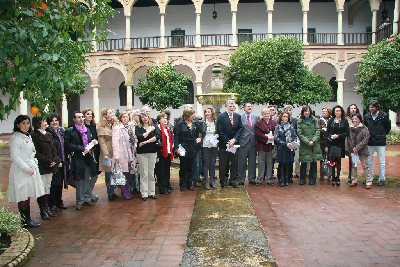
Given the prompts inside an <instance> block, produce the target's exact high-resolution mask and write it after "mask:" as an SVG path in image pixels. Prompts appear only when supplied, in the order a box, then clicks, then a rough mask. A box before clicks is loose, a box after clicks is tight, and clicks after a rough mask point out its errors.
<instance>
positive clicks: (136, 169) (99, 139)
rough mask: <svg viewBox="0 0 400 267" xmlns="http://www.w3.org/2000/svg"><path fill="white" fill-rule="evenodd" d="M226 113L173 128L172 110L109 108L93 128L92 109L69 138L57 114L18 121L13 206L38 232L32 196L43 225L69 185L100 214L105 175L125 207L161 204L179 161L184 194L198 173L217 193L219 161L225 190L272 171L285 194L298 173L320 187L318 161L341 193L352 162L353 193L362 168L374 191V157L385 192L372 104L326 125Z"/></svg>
mask: <svg viewBox="0 0 400 267" xmlns="http://www.w3.org/2000/svg"><path fill="white" fill-rule="evenodd" d="M225 107H226V111H224V112H222V113H220V114H219V115H218V116H217V115H216V113H215V110H214V109H213V108H211V107H208V108H206V109H205V110H204V113H203V116H198V115H196V112H195V110H194V109H193V107H192V106H191V105H185V106H184V108H183V114H182V116H181V117H180V118H178V119H177V120H175V123H174V125H172V124H171V121H170V113H169V111H168V110H166V111H164V112H161V113H160V114H159V115H158V116H157V118H156V119H153V118H151V115H150V114H151V110H150V108H149V107H148V106H143V108H142V109H141V110H133V111H123V112H119V114H118V118H117V117H116V115H115V112H114V110H113V109H112V108H104V109H102V110H101V113H100V118H99V121H98V123H97V124H96V123H95V117H94V113H93V110H91V109H84V110H82V111H76V112H74V113H73V125H72V126H71V127H69V128H67V129H65V130H64V129H63V128H62V127H60V117H59V115H57V114H52V115H50V116H48V117H47V118H42V117H34V118H33V119H32V126H33V128H34V130H32V127H31V121H30V118H29V117H28V116H26V115H19V116H18V117H17V118H16V120H15V122H14V134H13V135H12V137H11V140H10V153H11V159H12V166H11V169H10V178H9V188H8V194H9V195H8V199H9V201H11V202H18V208H19V210H20V213H21V215H22V217H23V218H24V224H25V226H26V227H38V226H39V223H37V222H35V221H33V220H32V219H31V216H30V200H29V199H30V197H34V198H37V202H38V205H39V208H40V216H41V218H42V219H44V220H50V219H51V218H52V217H54V216H56V213H57V212H58V211H60V210H61V209H66V208H67V207H66V206H65V204H64V202H63V200H62V189H63V186H64V187H67V186H68V185H73V186H74V187H75V188H76V206H75V208H76V210H82V209H83V207H84V206H94V205H95V203H96V202H97V201H98V196H97V195H95V194H93V189H94V186H95V184H96V182H97V178H98V175H99V174H100V173H101V172H103V173H104V175H105V184H106V190H107V196H108V200H109V201H112V200H114V199H116V198H117V197H118V196H117V194H116V193H115V188H116V185H115V183H113V179H114V178H115V174H116V173H117V172H120V173H123V176H124V177H125V183H124V184H122V185H119V187H120V191H121V197H122V198H124V199H126V200H129V199H132V198H133V193H134V191H137V192H139V193H140V196H141V199H142V200H143V201H146V200H147V199H149V198H150V199H157V195H156V185H157V186H158V192H159V193H160V194H167V195H168V194H170V193H171V190H172V186H171V182H170V178H171V177H170V176H171V175H170V169H171V162H172V161H173V160H174V157H179V161H180V169H179V189H180V191H184V190H192V191H193V190H194V187H195V186H196V185H197V186H200V185H201V180H200V175H201V174H202V175H203V176H204V179H203V186H204V187H205V189H207V190H209V189H214V188H217V184H216V180H217V177H216V160H217V157H218V159H219V164H218V165H219V178H220V186H221V188H225V187H227V186H232V187H238V186H239V185H244V183H245V180H246V177H247V179H248V182H249V184H254V185H260V184H262V183H264V182H265V183H266V184H267V185H270V186H273V185H274V179H273V178H274V167H273V166H274V163H275V162H277V163H278V169H277V170H276V172H277V173H276V176H277V177H278V182H279V185H280V186H282V187H284V186H288V185H289V183H292V182H293V179H292V178H293V177H296V176H298V174H299V178H300V183H299V184H300V185H304V184H306V180H307V177H308V179H309V184H310V185H314V184H316V177H317V162H318V161H320V166H323V165H324V166H327V164H328V165H329V166H328V167H329V169H330V170H331V172H329V173H327V172H326V169H327V168H322V167H321V168H320V179H324V176H330V178H331V182H332V185H333V186H339V185H340V173H341V159H342V158H344V157H345V156H346V155H347V156H348V157H349V162H350V163H349V164H350V166H349V167H350V174H349V183H350V184H351V186H352V187H354V186H356V185H357V162H358V161H359V162H361V164H362V166H363V169H364V175H365V179H366V181H365V183H366V188H367V189H370V188H371V187H372V181H373V154H374V152H375V151H377V153H378V159H379V163H380V175H379V181H378V183H379V185H380V186H383V185H384V181H385V146H386V135H387V134H388V133H389V131H390V120H389V118H388V116H387V114H386V113H385V112H383V111H380V110H379V103H378V102H377V101H373V102H371V103H370V105H369V112H368V114H366V115H365V116H364V118H363V117H362V116H361V115H360V112H359V109H358V107H357V106H356V105H354V104H352V105H350V106H349V107H348V109H347V113H345V111H344V109H343V108H342V107H341V106H335V107H334V108H333V109H332V110H331V109H329V108H323V109H322V113H321V116H320V117H316V116H315V115H314V113H313V111H312V109H311V107H310V106H304V107H302V108H301V111H300V114H299V116H298V117H295V116H293V114H292V111H293V108H292V106H285V108H284V109H283V111H282V112H280V113H279V114H278V110H277V107H276V106H269V107H265V108H263V109H262V110H261V116H258V115H255V114H253V112H252V110H253V105H252V104H251V103H245V104H244V105H243V107H242V108H243V111H244V112H243V114H241V115H240V114H238V113H237V112H236V107H237V105H236V103H235V101H234V100H228V101H227V102H226V105H225ZM353 161H356V162H353ZM257 163H258V174H257V173H256V169H257V168H256V166H257ZM246 172H247V174H246Z"/></svg>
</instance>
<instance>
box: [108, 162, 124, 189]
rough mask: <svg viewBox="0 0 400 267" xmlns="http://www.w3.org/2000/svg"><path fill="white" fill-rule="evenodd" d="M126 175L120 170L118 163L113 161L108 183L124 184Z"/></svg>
mask: <svg viewBox="0 0 400 267" xmlns="http://www.w3.org/2000/svg"><path fill="white" fill-rule="evenodd" d="M125 183H126V177H125V174H124V173H123V171H122V167H121V165H120V164H119V163H115V164H114V166H113V169H112V173H111V178H110V184H111V185H125Z"/></svg>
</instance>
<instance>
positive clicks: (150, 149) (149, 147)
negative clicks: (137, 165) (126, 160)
mask: <svg viewBox="0 0 400 267" xmlns="http://www.w3.org/2000/svg"><path fill="white" fill-rule="evenodd" d="M145 133H146V129H145V128H144V127H139V126H136V127H135V135H136V137H137V139H138V146H137V147H136V153H137V154H146V153H157V152H158V150H160V146H159V145H158V144H160V142H159V140H160V138H161V133H160V130H159V128H158V127H157V124H155V125H154V131H152V132H151V133H149V135H148V136H147V137H146V138H145V137H144V134H145ZM153 137H156V141H155V142H150V143H147V144H144V145H142V146H140V147H139V144H140V143H142V142H144V141H147V140H149V139H151V138H153Z"/></svg>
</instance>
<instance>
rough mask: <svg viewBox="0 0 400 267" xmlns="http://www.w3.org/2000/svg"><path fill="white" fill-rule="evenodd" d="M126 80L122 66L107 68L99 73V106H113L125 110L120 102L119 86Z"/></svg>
mask: <svg viewBox="0 0 400 267" xmlns="http://www.w3.org/2000/svg"><path fill="white" fill-rule="evenodd" d="M124 81H126V73H125V74H124V73H123V72H122V71H121V69H120V68H114V67H109V68H105V69H104V70H103V71H102V72H101V75H99V107H100V109H101V108H103V107H112V108H114V109H119V110H124V109H125V108H126V107H121V106H120V103H119V97H117V96H118V95H119V86H120V84H121V83H122V82H124Z"/></svg>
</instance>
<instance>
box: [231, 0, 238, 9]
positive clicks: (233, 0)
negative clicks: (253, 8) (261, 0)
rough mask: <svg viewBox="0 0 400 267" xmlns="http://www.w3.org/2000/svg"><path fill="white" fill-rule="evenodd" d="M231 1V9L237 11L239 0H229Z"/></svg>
mask: <svg viewBox="0 0 400 267" xmlns="http://www.w3.org/2000/svg"><path fill="white" fill-rule="evenodd" d="M229 3H230V4H231V11H232V12H233V11H235V12H237V6H238V3H239V0H229Z"/></svg>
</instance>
